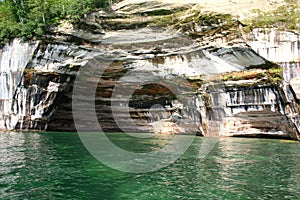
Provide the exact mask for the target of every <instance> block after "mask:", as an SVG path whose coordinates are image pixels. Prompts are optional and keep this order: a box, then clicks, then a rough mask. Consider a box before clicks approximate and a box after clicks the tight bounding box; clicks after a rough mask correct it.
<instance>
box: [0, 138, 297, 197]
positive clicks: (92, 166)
mask: <svg viewBox="0 0 300 200" xmlns="http://www.w3.org/2000/svg"><path fill="white" fill-rule="evenodd" d="M109 136H110V138H111V140H112V141H114V142H115V143H116V144H118V145H119V146H120V147H122V148H124V149H126V148H128V149H129V150H131V151H141V152H142V151H146V150H147V148H149V149H151V148H152V147H151V146H154V147H155V148H158V146H159V145H160V144H163V143H165V142H166V141H167V139H166V138H155V139H152V140H147V139H132V138H129V137H126V136H125V135H124V134H119V133H118V134H117V133H113V134H109ZM186 137H190V136H186ZM212 140H216V139H213V138H201V137H196V138H195V140H194V143H193V144H192V145H191V147H190V148H189V149H188V151H187V152H186V153H185V154H184V155H183V156H182V157H181V158H180V159H178V160H177V161H176V162H175V163H173V164H171V165H170V166H168V167H165V168H163V169H161V170H159V171H156V172H151V173H145V174H131V173H125V172H120V171H117V170H114V169H111V168H109V167H106V166H105V165H103V164H101V163H100V162H99V161H97V160H96V159H95V158H93V157H92V156H91V155H90V154H89V153H88V151H87V150H86V149H85V148H84V146H83V145H82V143H81V141H80V139H79V137H78V135H77V134H76V133H54V132H49V133H14V132H10V133H0V199H122V200H123V199H128V200H129V199H130V200H132V199H279V200H281V199H300V159H299V158H300V157H299V156H300V143H298V142H294V141H286V140H270V139H249V138H248V139H247V138H221V139H218V141H217V143H216V144H215V146H214V148H213V149H212V150H211V151H210V153H209V154H208V155H207V156H206V157H204V158H202V159H201V158H199V149H200V148H201V145H202V144H205V143H206V142H210V141H212ZM147 146H148V147H147ZM150 147H151V148H150ZM145 149H146V150H145ZM149 149H148V150H149ZM148 150H147V151H148Z"/></svg>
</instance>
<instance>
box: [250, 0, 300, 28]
mask: <svg viewBox="0 0 300 200" xmlns="http://www.w3.org/2000/svg"><path fill="white" fill-rule="evenodd" d="M285 1H286V5H283V6H280V7H278V8H277V9H276V10H273V11H268V12H264V11H262V10H259V9H256V10H253V12H254V14H255V16H256V17H254V18H250V19H249V20H246V21H245V23H246V24H248V25H249V26H248V27H247V28H248V29H249V28H250V29H251V28H257V27H259V28H278V29H283V30H299V29H300V17H299V16H300V5H299V4H298V1H297V0H285Z"/></svg>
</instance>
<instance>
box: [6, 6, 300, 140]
mask: <svg viewBox="0 0 300 200" xmlns="http://www.w3.org/2000/svg"><path fill="white" fill-rule="evenodd" d="M240 27H241V24H240V23H239V22H238V21H236V20H235V19H233V18H231V16H230V15H225V14H215V13H205V12H203V13H202V12H201V11H200V10H199V7H197V6H195V5H193V4H185V5H177V4H163V3H158V2H148V3H145V2H143V3H141V4H129V5H126V6H123V7H120V8H119V9H117V10H116V11H114V12H104V11H98V12H94V13H91V14H89V15H87V16H86V18H85V19H83V20H82V21H81V22H80V23H79V24H78V26H73V25H71V24H69V23H68V22H63V23H61V25H60V26H58V27H56V28H55V30H53V33H52V34H51V35H49V37H48V39H45V40H43V41H36V42H32V43H20V40H15V41H14V42H13V43H11V44H7V45H6V46H5V47H4V48H3V49H2V53H1V56H0V59H1V65H0V69H1V79H0V86H1V91H4V92H1V97H0V99H1V106H2V107H3V109H2V112H1V113H0V114H1V116H0V117H1V118H0V122H1V127H0V128H1V129H6V130H12V129H17V130H60V131H75V130H76V128H78V126H80V128H81V130H82V129H84V130H87V131H97V130H99V129H98V127H99V125H100V126H101V128H102V130H103V131H128V132H156V133H167V134H177V133H181V134H195V133H198V134H202V135H205V136H275V137H285V138H293V139H297V138H298V139H299V132H298V131H299V115H298V107H297V106H296V104H295V102H296V101H295V94H294V90H293V89H292V87H290V86H289V84H283V83H282V82H280V80H281V78H282V75H281V68H280V67H278V66H277V65H275V64H273V63H271V62H269V61H268V60H267V59H266V58H264V57H261V56H259V55H258V54H257V53H256V52H255V51H254V50H253V49H251V48H250V47H249V46H248V45H247V44H246V42H247V41H245V39H244V37H242V32H241V31H240ZM298 42H299V41H298ZM16 49H18V51H19V52H18V54H16V53H15V50H16ZM255 50H256V49H255ZM298 50H299V49H298ZM8 52H9V53H8ZM15 55H18V56H16V57H14V56H15ZM12 61H13V62H12ZM16 63H18V64H16ZM15 66H16V67H15ZM8 81H10V82H9V83H8ZM74 102H75V103H74ZM72 103H73V106H72ZM74 110H77V111H80V112H77V113H76V114H75V115H74V116H73V114H74V112H73V111H74ZM92 111H93V112H94V114H93V112H92ZM95 116H96V117H97V120H96V121H95V120H94V118H95ZM74 118H75V121H76V123H74ZM75 125H76V127H75Z"/></svg>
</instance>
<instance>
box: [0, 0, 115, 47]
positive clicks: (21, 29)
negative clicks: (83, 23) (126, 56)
mask: <svg viewBox="0 0 300 200" xmlns="http://www.w3.org/2000/svg"><path fill="white" fill-rule="evenodd" d="M116 1H117V0H84V1H79V0H0V43H1V44H3V43H6V42H8V41H9V40H11V39H13V38H15V37H22V38H32V37H35V36H37V37H38V36H42V35H43V34H45V33H46V32H47V31H48V30H50V28H51V26H52V25H53V24H56V23H57V22H59V21H60V20H61V19H64V18H67V19H69V20H71V21H73V22H74V21H77V20H78V19H80V18H81V17H82V16H83V14H85V13H87V12H89V11H92V10H95V9H97V8H109V6H110V4H112V3H113V2H116Z"/></svg>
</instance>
